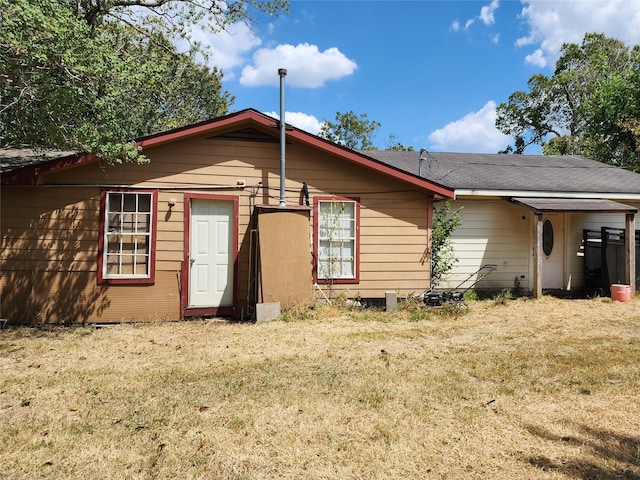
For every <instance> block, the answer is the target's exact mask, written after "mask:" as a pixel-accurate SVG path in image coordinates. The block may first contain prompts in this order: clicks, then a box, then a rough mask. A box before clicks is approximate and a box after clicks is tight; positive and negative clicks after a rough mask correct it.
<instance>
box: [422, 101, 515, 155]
mask: <svg viewBox="0 0 640 480" xmlns="http://www.w3.org/2000/svg"><path fill="white" fill-rule="evenodd" d="M495 122H496V103H495V102H494V101H493V100H490V101H488V102H487V103H486V104H485V106H484V107H482V108H481V109H480V110H479V111H477V112H471V113H469V114H467V115H465V116H464V117H463V118H461V119H460V120H456V121H454V122H451V123H449V124H447V125H445V126H444V127H442V128H439V129H438V130H435V131H433V132H431V134H430V135H429V141H430V142H431V145H430V147H429V149H430V150H431V151H440V152H469V153H496V152H498V151H499V150H502V149H503V148H505V147H506V146H507V145H509V144H510V143H511V137H509V136H508V135H505V134H503V133H500V131H498V129H497V128H496V127H495Z"/></svg>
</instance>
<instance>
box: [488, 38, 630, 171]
mask: <svg viewBox="0 0 640 480" xmlns="http://www.w3.org/2000/svg"><path fill="white" fill-rule="evenodd" d="M528 87H529V89H528V91H516V92H514V93H512V94H511V95H510V96H509V100H508V102H507V103H502V104H500V105H499V106H498V109H497V117H496V127H497V128H498V129H499V130H500V131H501V132H503V133H505V134H508V135H511V136H513V138H514V145H513V146H511V145H510V146H508V147H507V148H506V149H505V150H504V152H507V153H523V152H524V150H525V149H526V148H527V147H528V146H529V145H534V144H537V145H541V146H542V147H543V153H545V154H549V155H556V154H579V155H584V156H587V157H589V158H593V159H596V160H599V161H602V162H605V163H609V164H611V165H616V166H620V167H624V168H627V169H630V170H640V135H639V129H638V125H639V123H640V45H635V46H633V47H628V46H627V45H625V44H624V42H622V41H620V40H617V39H614V38H608V37H606V36H604V35H602V34H594V33H588V34H586V35H585V37H584V39H583V41H582V44H581V45H577V44H565V45H563V47H562V50H561V56H560V58H559V59H558V61H557V62H556V69H555V72H554V74H553V75H552V76H551V77H547V76H546V75H543V74H537V75H534V76H532V77H531V78H530V79H529V81H528Z"/></svg>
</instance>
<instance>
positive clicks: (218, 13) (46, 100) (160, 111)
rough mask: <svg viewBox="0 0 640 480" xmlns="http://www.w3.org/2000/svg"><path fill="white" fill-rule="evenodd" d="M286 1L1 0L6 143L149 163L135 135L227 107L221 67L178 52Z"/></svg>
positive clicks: (0, 108)
mask: <svg viewBox="0 0 640 480" xmlns="http://www.w3.org/2000/svg"><path fill="white" fill-rule="evenodd" d="M287 5H288V3H287V2H286V1H285V0H273V1H270V2H251V1H231V2H226V3H223V2H217V1H214V0H154V1H152V2H148V1H143V0H119V1H117V2H114V1H102V0H0V24H1V25H2V28H1V29H0V72H1V73H0V146H2V147H10V146H21V147H22V146H29V147H32V148H35V149H43V150H44V149H61V150H79V151H88V152H93V153H98V154H99V155H100V156H101V157H102V158H103V159H104V160H106V161H108V162H116V161H144V160H145V159H144V157H142V156H141V155H140V153H139V150H137V149H136V148H134V145H133V143H132V140H133V139H136V138H139V137H142V136H145V135H149V134H152V133H157V132H159V131H163V130H167V129H170V128H174V127H178V126H183V125H186V124H190V123H194V122H198V121H201V120H205V119H208V118H211V117H215V116H219V115H222V114H225V113H226V112H227V111H228V107H229V105H230V104H231V103H233V97H232V96H231V95H230V94H229V93H228V92H225V91H223V88H222V83H221V82H222V78H223V74H222V72H221V71H219V70H218V69H217V68H210V67H208V66H207V65H205V64H203V63H199V62H198V61H197V54H198V53H204V54H206V52H203V50H202V49H201V48H200V46H199V45H198V44H197V43H193V42H192V43H191V48H190V49H189V50H188V51H186V52H179V51H178V49H177V48H176V46H175V42H176V41H177V40H178V39H179V38H184V39H186V40H189V38H190V37H189V33H190V31H191V29H192V28H193V26H194V25H198V26H199V27H201V28H204V29H205V30H208V31H218V30H220V29H222V28H225V26H226V25H228V24H229V23H231V22H234V21H238V20H246V21H250V20H251V19H252V18H254V17H253V15H254V14H255V12H265V13H267V14H272V13H273V14H277V13H279V12H280V11H285V10H286V8H287Z"/></svg>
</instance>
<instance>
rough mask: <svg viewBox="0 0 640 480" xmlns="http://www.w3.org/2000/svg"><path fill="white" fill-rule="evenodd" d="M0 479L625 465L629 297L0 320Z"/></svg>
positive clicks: (629, 435) (633, 457) (636, 317)
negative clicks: (3, 324) (238, 319)
mask: <svg viewBox="0 0 640 480" xmlns="http://www.w3.org/2000/svg"><path fill="white" fill-rule="evenodd" d="M0 478H3V479H36V478H51V479H62V478H64V479H97V478H100V479H151V478H156V479H173V478H180V479H190V478H193V479H195V478H197V479H212V480H213V479H273V478H283V479H385V480H388V479H400V478H402V479H445V478H446V479H473V478H476V479H514V478H526V479H567V478H568V479H605V480H613V479H640V298H639V297H636V298H635V299H633V300H632V301H631V302H627V303H618V302H614V303H612V302H611V301H610V300H608V299H593V300H557V299H553V298H543V299H540V300H514V301H510V302H508V303H507V304H506V305H502V304H499V303H497V302H494V301H482V302H472V303H470V305H469V309H468V312H467V313H466V314H464V315H443V314H441V313H440V312H436V311H432V310H429V311H426V312H425V311H422V310H418V309H416V308H405V309H403V310H402V311H400V312H398V313H396V314H393V315H391V314H386V313H384V312H376V311H373V312H371V311H369V312H358V311H347V310H342V311H338V310H335V309H332V308H331V307H324V308H319V309H316V310H313V311H306V312H305V311H299V312H290V313H289V314H287V315H286V316H285V317H284V318H283V319H281V320H278V321H274V322H269V323H261V324H255V325H252V324H234V323H226V322H220V321H191V322H185V323H153V324H144V325H142V324H140V325H120V326H116V327H109V328H102V329H96V328H93V327H78V328H60V329H49V330H44V329H29V328H15V327H14V328H9V329H5V330H2V331H0Z"/></svg>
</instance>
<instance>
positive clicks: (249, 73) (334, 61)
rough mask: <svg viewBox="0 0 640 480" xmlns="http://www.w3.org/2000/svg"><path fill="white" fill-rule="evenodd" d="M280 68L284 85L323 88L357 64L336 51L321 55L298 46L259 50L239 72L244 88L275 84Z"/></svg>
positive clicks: (311, 46)
mask: <svg viewBox="0 0 640 480" xmlns="http://www.w3.org/2000/svg"><path fill="white" fill-rule="evenodd" d="M279 68H286V69H287V77H286V82H287V84H288V85H291V86H295V87H307V88H317V87H322V86H323V85H324V84H325V82H327V81H329V80H336V79H339V78H342V77H345V76H347V75H351V74H352V73H353V72H354V71H355V70H356V68H358V65H357V64H356V62H354V61H353V60H350V59H349V58H347V57H346V56H345V55H344V54H343V53H342V52H340V50H338V49H337V48H335V47H333V48H328V49H326V50H325V51H324V52H321V51H320V50H319V49H318V47H317V46H316V45H310V44H308V43H300V44H298V45H296V46H293V45H278V46H277V47H276V48H261V49H260V50H258V51H257V52H256V53H255V54H254V55H253V65H248V66H246V67H244V68H243V69H242V74H241V76H240V83H241V84H243V85H245V86H252V87H253V86H260V85H277V84H278V83H279V81H280V80H279V77H278V75H277V72H278V69H279Z"/></svg>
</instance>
